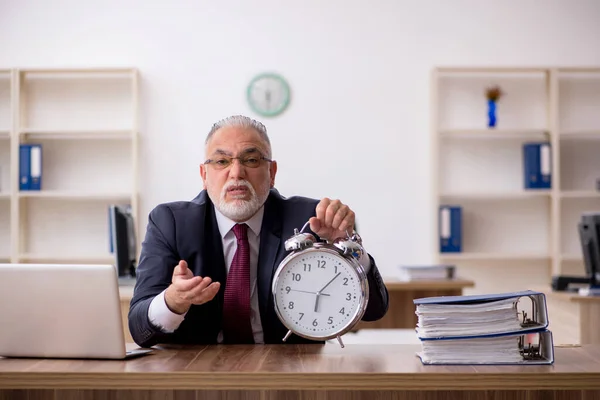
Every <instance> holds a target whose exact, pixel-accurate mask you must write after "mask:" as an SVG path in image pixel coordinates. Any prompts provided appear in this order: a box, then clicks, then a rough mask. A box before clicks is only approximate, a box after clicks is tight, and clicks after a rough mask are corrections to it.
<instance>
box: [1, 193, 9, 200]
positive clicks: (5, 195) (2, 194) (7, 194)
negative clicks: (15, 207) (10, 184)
mask: <svg viewBox="0 0 600 400" xmlns="http://www.w3.org/2000/svg"><path fill="white" fill-rule="evenodd" d="M0 199H10V193H7V192H0Z"/></svg>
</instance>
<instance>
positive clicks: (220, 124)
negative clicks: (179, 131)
mask: <svg viewBox="0 0 600 400" xmlns="http://www.w3.org/2000/svg"><path fill="white" fill-rule="evenodd" d="M226 126H235V127H241V128H250V129H254V130H255V131H256V132H258V134H259V135H260V137H261V139H262V140H263V141H264V142H265V144H266V151H267V154H265V157H267V158H271V141H270V140H269V136H268V135H267V128H266V127H265V126H264V125H263V123H262V122H259V121H256V120H254V119H252V118H249V117H246V116H244V115H232V116H230V117H227V118H223V119H222V120H220V121H217V122H215V124H214V125H213V126H212V128H211V129H210V132H208V135H207V136H206V141H205V142H204V144H205V145H207V144H208V142H209V141H210V139H211V138H212V137H213V135H214V134H215V132H216V131H218V130H219V129H221V128H224V127H226Z"/></svg>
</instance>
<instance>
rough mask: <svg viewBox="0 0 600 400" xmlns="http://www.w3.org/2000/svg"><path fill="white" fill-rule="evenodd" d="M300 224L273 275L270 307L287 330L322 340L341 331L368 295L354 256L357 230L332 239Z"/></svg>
mask: <svg viewBox="0 0 600 400" xmlns="http://www.w3.org/2000/svg"><path fill="white" fill-rule="evenodd" d="M307 225H308V222H307V223H306V224H305V225H304V227H303V228H302V229H301V230H300V232H299V231H298V229H294V234H293V235H292V236H291V237H290V238H289V239H288V240H286V242H285V249H286V250H287V251H290V252H291V253H290V254H288V255H287V256H286V257H285V258H284V259H283V260H282V261H281V263H280V264H279V266H278V267H277V270H276V271H275V275H274V278H273V286H272V290H273V297H274V303H275V312H276V313H277V316H278V317H279V320H280V321H281V322H282V323H283V325H284V326H285V327H286V328H287V329H288V332H287V334H286V335H285V337H284V338H283V341H284V342H285V341H286V340H287V339H288V338H289V337H290V335H292V334H296V335H298V336H301V337H303V338H307V339H311V340H315V341H324V340H328V339H332V338H337V340H338V342H339V343H340V346H341V347H344V343H343V341H342V338H341V337H342V335H343V334H345V333H346V332H348V331H349V330H350V329H352V328H353V327H354V325H356V324H357V323H358V322H359V321H360V320H361V318H362V316H363V314H364V313H365V310H366V308H367V303H368V301H369V283H368V280H367V273H366V271H365V269H364V268H363V267H362V265H361V264H360V263H359V260H360V258H361V256H362V255H363V254H365V250H364V248H363V247H362V239H361V238H360V236H359V235H358V233H356V232H353V233H352V234H348V232H346V236H347V237H345V238H338V239H336V240H334V241H333V242H332V243H326V242H318V241H317V240H316V239H315V237H314V236H313V235H312V234H310V233H302V231H303V230H304V228H305V227H306V226H307Z"/></svg>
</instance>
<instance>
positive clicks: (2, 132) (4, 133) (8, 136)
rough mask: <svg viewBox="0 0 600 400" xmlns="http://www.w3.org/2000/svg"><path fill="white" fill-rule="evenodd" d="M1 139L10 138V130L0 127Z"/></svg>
mask: <svg viewBox="0 0 600 400" xmlns="http://www.w3.org/2000/svg"><path fill="white" fill-rule="evenodd" d="M0 139H10V132H9V131H5V130H1V129H0Z"/></svg>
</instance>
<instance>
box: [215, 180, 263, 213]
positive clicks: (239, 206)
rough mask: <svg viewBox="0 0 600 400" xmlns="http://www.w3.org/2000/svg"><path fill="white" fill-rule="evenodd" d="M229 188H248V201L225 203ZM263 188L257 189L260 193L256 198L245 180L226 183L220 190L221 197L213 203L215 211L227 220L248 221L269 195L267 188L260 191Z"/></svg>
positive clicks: (238, 200)
mask: <svg viewBox="0 0 600 400" xmlns="http://www.w3.org/2000/svg"><path fill="white" fill-rule="evenodd" d="M231 186H244V187H246V188H248V190H249V191H250V199H249V200H244V199H236V198H234V199H233V200H230V201H227V200H225V195H226V194H227V190H228V189H229V188H230V187H231ZM262 189H263V188H259V190H260V191H261V195H260V196H258V195H257V193H256V191H255V190H254V188H253V187H252V185H251V184H250V183H249V182H248V181H246V180H239V181H228V182H227V183H226V184H225V185H224V186H223V189H222V190H221V196H220V198H219V200H218V201H217V202H215V201H214V199H213V203H214V204H215V207H216V208H217V210H219V211H220V212H221V214H223V215H224V216H226V217H227V218H229V219H231V220H234V221H246V220H248V219H250V218H251V217H252V216H253V215H254V214H256V212H257V211H258V209H259V208H260V207H262V205H263V204H264V202H265V201H266V200H267V197H268V195H269V190H268V188H267V189H266V190H262Z"/></svg>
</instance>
